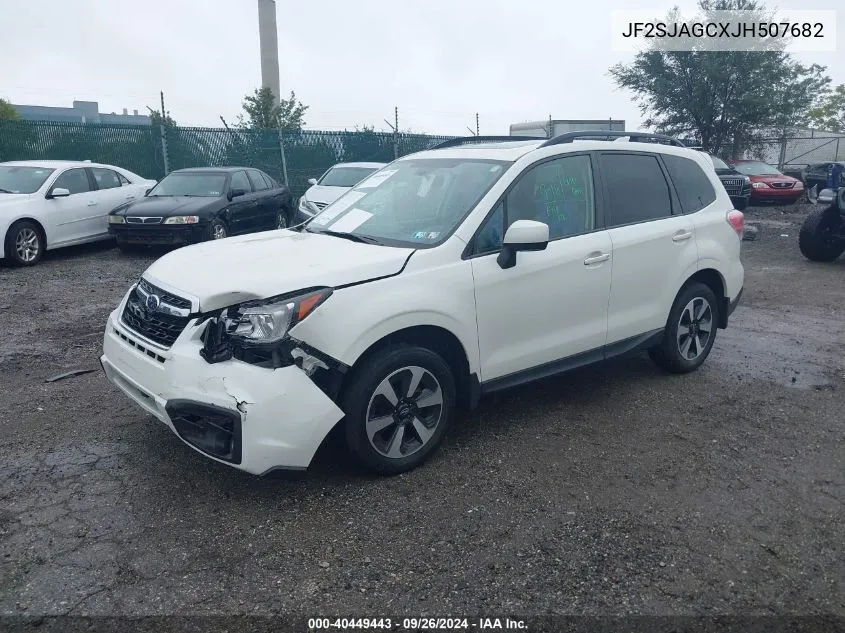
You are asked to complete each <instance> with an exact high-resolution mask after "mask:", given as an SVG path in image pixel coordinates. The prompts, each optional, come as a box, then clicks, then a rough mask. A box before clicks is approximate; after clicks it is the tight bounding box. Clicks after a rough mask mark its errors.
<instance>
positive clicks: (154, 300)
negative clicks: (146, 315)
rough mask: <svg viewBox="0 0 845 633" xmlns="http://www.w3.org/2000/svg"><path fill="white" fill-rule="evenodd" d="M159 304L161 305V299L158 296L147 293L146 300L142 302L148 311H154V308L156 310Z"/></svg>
mask: <svg viewBox="0 0 845 633" xmlns="http://www.w3.org/2000/svg"><path fill="white" fill-rule="evenodd" d="M159 305H161V299H160V298H159V297H158V295H149V296H148V297H147V301H146V302H145V304H144V307H145V308H146V309H147V311H149V312H155V311H156V310H158V306H159Z"/></svg>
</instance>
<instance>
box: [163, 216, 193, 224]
mask: <svg viewBox="0 0 845 633" xmlns="http://www.w3.org/2000/svg"><path fill="white" fill-rule="evenodd" d="M199 221H200V218H199V216H198V215H174V216H172V217H169V218H167V219H166V220H165V221H164V223H165V224H196V223H197V222H199Z"/></svg>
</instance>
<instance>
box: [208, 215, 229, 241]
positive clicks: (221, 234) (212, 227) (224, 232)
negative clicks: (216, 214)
mask: <svg viewBox="0 0 845 633" xmlns="http://www.w3.org/2000/svg"><path fill="white" fill-rule="evenodd" d="M225 237H229V227H227V226H226V223H225V222H224V221H223V220H221V219H220V218H212V220H211V222H209V223H208V228H207V229H206V235H205V239H206V240H220V239H223V238H225Z"/></svg>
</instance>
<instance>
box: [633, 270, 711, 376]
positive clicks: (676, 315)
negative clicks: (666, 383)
mask: <svg viewBox="0 0 845 633" xmlns="http://www.w3.org/2000/svg"><path fill="white" fill-rule="evenodd" d="M703 302H706V304H707V308H709V309H707V310H705V311H703V313H702V315H701V316H702V318H701V320H700V323H699V324H698V325H699V327H698V328H695V332H696V336H695V338H693V341H692V342H691V344H690V346H689V347H688V351H687V353H686V354H684V353H683V348H684V345H685V344H686V343H687V340H688V339H689V338H691V336H692V334H691V333H692V332H693V329H690V330H689V331H685V330H684V329H683V328H684V327H689V325H687V326H684V324H682V316H687V315H688V314H689V313H688V312H687V308H688V306H689V305H690V304H691V303H692V304H693V309H694V310H695V313H696V315H697V314H698V311H699V309H700V308H703V307H704V303H703ZM719 309H720V308H719V302H718V300H717V298H716V295H715V294H714V293H713V291H712V290H711V289H710V287H709V286H706V285H704V284H703V283H700V282H697V281H696V282H691V283H688V284H687V285H686V286H684V287H683V288H682V289H681V291H680V292H679V293H678V296H677V297H676V298H675V303H673V304H672V309H671V310H670V311H669V318H668V319H667V321H666V330H665V331H664V334H663V341H662V342H661V343H660V344H659V345H656V346H654V347H652V348H650V349H649V350H648V355H649V356H650V357H651V360H653V361H654V362H655V364H657V366H658V367H660V368H661V369H663V370H665V371H668V372H670V373H673V374H686V373H689V372H691V371H695V370H696V369H698V368H699V367H701V364H702V363H703V362H704V361H705V360H706V359H707V356H708V355H709V354H710V350H711V349H712V348H713V342H714V341H715V340H716V330H717V326H718V323H719ZM708 317H709V324H707V327H708V328H709V331H708V332H707V339H706V342H703V341H702V340H701V338H702V337H701V334H703V333H704V332H705V330H704V326H705V321H706V320H708ZM690 325H691V324H690ZM699 346H700V347H699ZM694 348H695V349H694ZM693 351H696V352H698V353H697V355H696V356H695V357H694V358H690V354H692V353H693Z"/></svg>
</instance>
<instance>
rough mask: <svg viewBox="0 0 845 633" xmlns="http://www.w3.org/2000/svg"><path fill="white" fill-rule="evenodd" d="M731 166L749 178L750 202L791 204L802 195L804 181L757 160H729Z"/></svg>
mask: <svg viewBox="0 0 845 633" xmlns="http://www.w3.org/2000/svg"><path fill="white" fill-rule="evenodd" d="M728 163H730V165H731V167H733V168H734V169H736V170H737V171H738V172H740V173H741V174H745V175H746V176H748V177H749V178H751V203H752V204H754V203H755V202H785V203H789V204H792V203H793V202H796V201H797V200H798V199H799V198H800V197H801V196H803V195H804V183H802V182H801V181H800V180H798V179H797V178H793V177H792V176H787V175H786V174H782V173H781V172H779V171H778V170H777V169H775V168H774V167H772V166H771V165H769V164H767V163H764V162H762V161H759V160H731V161H728Z"/></svg>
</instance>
